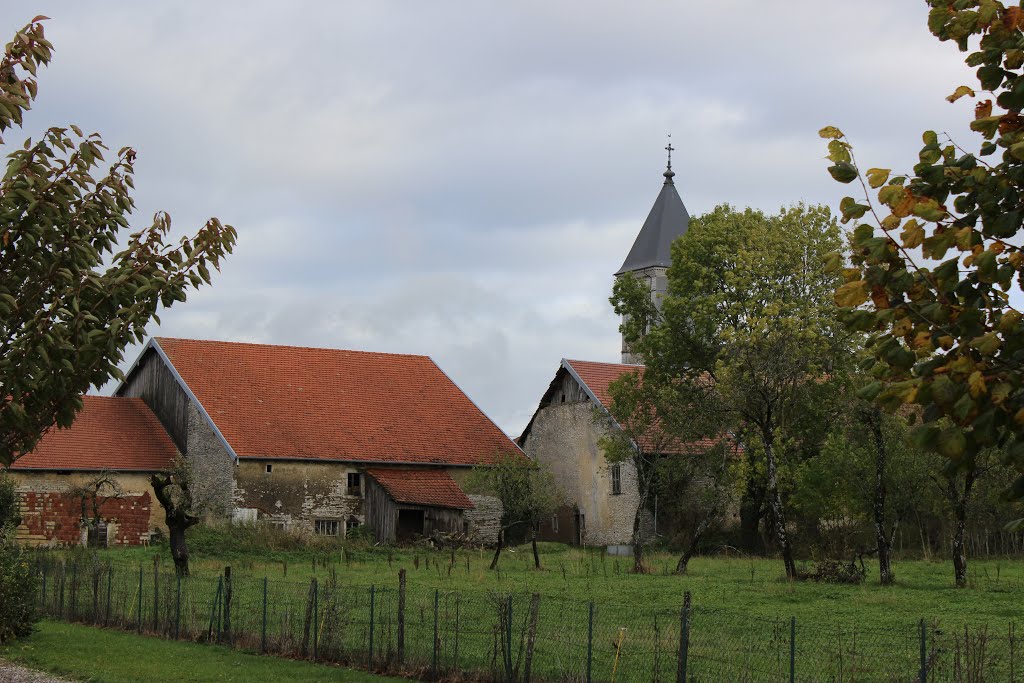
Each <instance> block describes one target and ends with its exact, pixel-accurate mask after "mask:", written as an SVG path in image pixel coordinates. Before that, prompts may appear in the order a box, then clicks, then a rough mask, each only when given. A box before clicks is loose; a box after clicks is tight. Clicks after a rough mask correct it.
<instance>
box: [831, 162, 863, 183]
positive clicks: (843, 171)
mask: <svg viewBox="0 0 1024 683" xmlns="http://www.w3.org/2000/svg"><path fill="white" fill-rule="evenodd" d="M828 172H829V173H830V174H831V175H832V177H833V178H834V179H835V180H837V181H838V182H840V183H851V182H853V181H854V180H856V179H857V168H856V167H855V166H854V165H853V164H850V163H848V162H840V163H838V164H833V165H832V166H829V167H828Z"/></svg>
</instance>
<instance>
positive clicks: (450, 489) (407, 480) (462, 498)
mask: <svg viewBox="0 0 1024 683" xmlns="http://www.w3.org/2000/svg"><path fill="white" fill-rule="evenodd" d="M366 473H367V474H368V475H370V476H371V477H373V478H374V479H375V480H376V481H377V483H378V484H380V485H381V486H382V487H384V490H385V491H387V492H388V495H389V496H391V497H392V498H393V499H394V501H395V502H396V503H407V504H409V505H428V506H431V507H440V508H458V509H460V510H471V509H473V507H474V505H473V502H472V501H471V500H470V499H469V498H468V497H467V496H466V494H465V493H463V491H462V489H460V488H459V485H458V484H456V483H455V480H454V479H452V477H451V475H450V474H448V473H447V472H445V471H444V470H413V469H406V468H399V467H395V468H387V469H385V468H373V469H368V470H366Z"/></svg>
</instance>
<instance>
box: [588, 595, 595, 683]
mask: <svg viewBox="0 0 1024 683" xmlns="http://www.w3.org/2000/svg"><path fill="white" fill-rule="evenodd" d="M588 605H589V616H588V618H587V683H591V681H592V680H593V679H592V678H591V675H590V674H591V666H592V664H593V662H594V603H593V602H591V603H588Z"/></svg>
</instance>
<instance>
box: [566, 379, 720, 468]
mask: <svg viewBox="0 0 1024 683" xmlns="http://www.w3.org/2000/svg"><path fill="white" fill-rule="evenodd" d="M565 362H566V363H567V364H568V365H569V366H571V367H572V369H573V371H574V372H575V373H576V375H577V376H578V377H579V378H580V379H581V380H583V383H584V384H585V385H586V386H587V388H588V389H589V390H590V392H591V393H592V394H593V395H594V396H595V397H596V398H597V400H598V402H599V403H600V404H601V406H602V407H604V408H607V407H608V406H609V405H611V401H612V396H611V393H610V392H609V391H608V387H609V385H611V383H612V382H614V381H615V380H617V379H618V378H619V377H622V375H624V374H626V373H635V372H639V373H640V374H641V375H642V374H643V372H644V366H642V365H625V364H622V363H597V362H594V361H587V360H568V359H566V361H565ZM725 438H728V440H730V441H731V440H732V439H731V437H725ZM722 440H723V439H722V438H718V439H712V438H702V439H696V440H694V441H688V442H686V443H679V442H674V444H673V445H672V446H671V451H670V452H672V453H690V452H694V451H698V452H701V451H707V450H708V449H711V448H714V447H715V446H717V445H718V444H720V443H721V442H722ZM641 441H643V439H641ZM648 446H650V444H648ZM665 450H668V449H665Z"/></svg>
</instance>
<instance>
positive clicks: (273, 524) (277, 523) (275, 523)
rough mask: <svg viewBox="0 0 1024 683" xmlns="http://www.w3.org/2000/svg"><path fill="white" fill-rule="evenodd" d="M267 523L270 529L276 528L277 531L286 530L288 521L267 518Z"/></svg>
mask: <svg viewBox="0 0 1024 683" xmlns="http://www.w3.org/2000/svg"><path fill="white" fill-rule="evenodd" d="M267 525H268V526H270V528H272V529H278V530H279V531H288V522H286V521H285V520H283V519H268V520H267Z"/></svg>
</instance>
